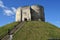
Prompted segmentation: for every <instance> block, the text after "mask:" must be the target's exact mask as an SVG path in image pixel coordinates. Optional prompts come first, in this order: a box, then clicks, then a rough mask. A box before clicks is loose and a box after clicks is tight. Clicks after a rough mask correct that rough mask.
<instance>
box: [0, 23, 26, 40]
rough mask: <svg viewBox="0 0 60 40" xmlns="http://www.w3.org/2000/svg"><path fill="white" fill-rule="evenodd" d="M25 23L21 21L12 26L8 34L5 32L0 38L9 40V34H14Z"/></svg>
mask: <svg viewBox="0 0 60 40" xmlns="http://www.w3.org/2000/svg"><path fill="white" fill-rule="evenodd" d="M24 24H25V22H21V23H20V24H19V25H17V26H16V27H14V28H13V29H12V30H11V31H10V33H9V34H8V33H7V34H6V35H5V36H4V37H3V38H1V39H0V40H10V39H9V38H10V35H13V36H14V34H15V33H16V32H17V31H19V30H20V29H21V28H22V27H23V25H24Z"/></svg>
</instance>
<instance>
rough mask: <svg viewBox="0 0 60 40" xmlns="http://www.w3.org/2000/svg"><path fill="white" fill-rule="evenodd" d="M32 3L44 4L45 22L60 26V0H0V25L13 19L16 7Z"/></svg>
mask: <svg viewBox="0 0 60 40" xmlns="http://www.w3.org/2000/svg"><path fill="white" fill-rule="evenodd" d="M34 4H39V5H42V6H44V12H45V18H46V22H50V23H52V24H54V25H56V26H58V27H60V0H0V26H3V25H5V24H8V23H11V22H14V21H15V13H16V9H17V8H18V7H21V6H27V5H29V6H31V5H34Z"/></svg>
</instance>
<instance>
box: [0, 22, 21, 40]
mask: <svg viewBox="0 0 60 40" xmlns="http://www.w3.org/2000/svg"><path fill="white" fill-rule="evenodd" d="M19 23H20V22H19ZM19 23H18V24H17V25H19ZM17 25H15V26H14V28H15V27H16V26H17ZM14 28H12V29H14ZM12 29H11V31H12ZM7 34H8V32H6V33H5V34H4V35H3V36H2V35H0V40H2V39H3V38H4V37H5V36H6V35H7Z"/></svg>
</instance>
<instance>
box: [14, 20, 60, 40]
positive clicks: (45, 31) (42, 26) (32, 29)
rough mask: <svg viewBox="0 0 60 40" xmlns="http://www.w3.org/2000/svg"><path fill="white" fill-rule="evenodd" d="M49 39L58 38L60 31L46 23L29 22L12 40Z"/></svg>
mask: <svg viewBox="0 0 60 40" xmlns="http://www.w3.org/2000/svg"><path fill="white" fill-rule="evenodd" d="M49 38H60V29H59V28H58V27H56V26H54V25H52V24H50V23H47V22H46V23H45V22H40V21H30V22H26V23H25V25H23V27H22V28H21V29H20V30H19V31H18V32H17V33H16V34H15V35H14V37H13V40H48V39H49Z"/></svg>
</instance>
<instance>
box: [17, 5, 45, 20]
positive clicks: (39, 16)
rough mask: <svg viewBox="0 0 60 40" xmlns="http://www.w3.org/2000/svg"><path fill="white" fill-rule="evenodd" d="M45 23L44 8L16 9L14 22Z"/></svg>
mask: <svg viewBox="0 0 60 40" xmlns="http://www.w3.org/2000/svg"><path fill="white" fill-rule="evenodd" d="M26 20H27V21H31V20H35V21H38V20H40V21H45V16H44V8H43V6H39V5H32V6H25V7H20V8H18V9H17V12H16V21H26Z"/></svg>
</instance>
